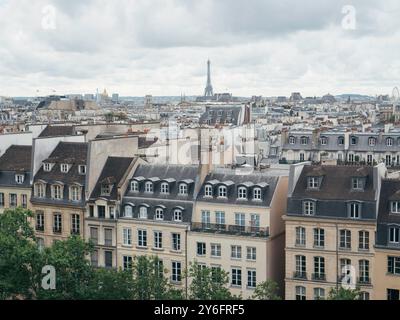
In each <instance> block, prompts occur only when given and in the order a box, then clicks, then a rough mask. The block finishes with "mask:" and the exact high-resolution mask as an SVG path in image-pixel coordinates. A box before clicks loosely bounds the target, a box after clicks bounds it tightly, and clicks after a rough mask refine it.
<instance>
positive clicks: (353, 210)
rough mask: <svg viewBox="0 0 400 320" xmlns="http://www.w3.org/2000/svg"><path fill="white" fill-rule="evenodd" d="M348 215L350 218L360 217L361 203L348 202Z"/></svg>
mask: <svg viewBox="0 0 400 320" xmlns="http://www.w3.org/2000/svg"><path fill="white" fill-rule="evenodd" d="M349 217H350V218H352V219H359V218H361V203H359V202H352V203H350V204H349Z"/></svg>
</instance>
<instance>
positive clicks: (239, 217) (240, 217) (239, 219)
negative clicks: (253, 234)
mask: <svg viewBox="0 0 400 320" xmlns="http://www.w3.org/2000/svg"><path fill="white" fill-rule="evenodd" d="M235 225H236V226H237V227H241V228H244V226H245V225H246V221H245V214H244V213H235Z"/></svg>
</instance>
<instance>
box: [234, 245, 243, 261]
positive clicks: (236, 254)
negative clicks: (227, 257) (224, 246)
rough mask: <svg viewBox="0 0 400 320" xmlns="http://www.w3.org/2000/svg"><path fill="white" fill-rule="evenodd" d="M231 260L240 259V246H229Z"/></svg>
mask: <svg viewBox="0 0 400 320" xmlns="http://www.w3.org/2000/svg"><path fill="white" fill-rule="evenodd" d="M231 258H232V259H242V247H241V246H231Z"/></svg>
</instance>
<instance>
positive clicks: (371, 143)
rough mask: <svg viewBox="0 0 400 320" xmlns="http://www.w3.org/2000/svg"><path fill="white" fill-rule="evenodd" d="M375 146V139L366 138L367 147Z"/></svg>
mask: <svg viewBox="0 0 400 320" xmlns="http://www.w3.org/2000/svg"><path fill="white" fill-rule="evenodd" d="M375 144H376V139H375V138H374V137H369V138H368V145H369V146H371V147H372V146H374V145H375Z"/></svg>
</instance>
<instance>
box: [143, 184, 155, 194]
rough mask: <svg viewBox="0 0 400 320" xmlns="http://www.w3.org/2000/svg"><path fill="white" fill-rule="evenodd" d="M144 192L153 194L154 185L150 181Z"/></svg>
mask: <svg viewBox="0 0 400 320" xmlns="http://www.w3.org/2000/svg"><path fill="white" fill-rule="evenodd" d="M144 191H145V192H148V193H152V192H153V183H152V182H150V181H147V182H146V183H145V185H144Z"/></svg>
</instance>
